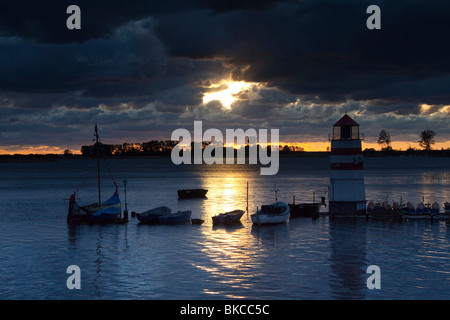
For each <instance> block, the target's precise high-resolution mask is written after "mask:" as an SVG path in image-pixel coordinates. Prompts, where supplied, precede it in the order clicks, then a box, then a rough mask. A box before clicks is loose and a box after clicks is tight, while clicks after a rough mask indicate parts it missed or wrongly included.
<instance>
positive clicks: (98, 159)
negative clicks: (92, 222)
mask: <svg viewBox="0 0 450 320" xmlns="http://www.w3.org/2000/svg"><path fill="white" fill-rule="evenodd" d="M95 144H96V145H97V183H98V206H99V207H100V206H101V205H102V198H101V195H100V145H99V143H98V131H97V124H95Z"/></svg>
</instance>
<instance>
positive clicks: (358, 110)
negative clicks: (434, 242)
mask: <svg viewBox="0 0 450 320" xmlns="http://www.w3.org/2000/svg"><path fill="white" fill-rule="evenodd" d="M71 4H76V5H78V6H79V7H80V9H81V30H69V29H67V27H66V20H67V18H68V17H69V14H67V13H66V9H67V7H68V6H69V5H71ZM371 4H376V5H379V6H380V8H381V30H369V29H368V28H367V27H366V20H367V18H368V17H369V14H367V13H366V9H367V7H368V6H369V5H371ZM449 85H450V2H446V1H436V0H434V1H433V0H431V1H430V0H427V1H422V0H391V1H379V0H378V1H376V0H370V1H366V0H296V1H288V0H286V1H282V0H280V1H270V0H248V1H242V0H241V1H233V0H227V1H221V0H216V1H206V0H192V1H181V0H165V1H156V0H154V1H149V0H146V1H113V0H108V1H103V0H96V1H87V0H74V1H70V2H69V1H64V0H55V1H49V0H47V1H31V0H29V1H27V0H22V1H20V0H17V1H8V2H6V1H4V2H3V3H2V4H0V114H1V116H0V153H15V152H25V153H30V152H48V151H55V152H60V151H62V150H64V149H67V148H68V149H71V150H74V151H79V150H80V147H81V145H86V144H90V143H92V133H93V128H94V124H95V123H98V125H99V130H100V135H101V138H102V141H103V142H105V143H123V142H144V141H148V140H152V139H158V140H166V139H170V137H171V133H172V132H173V130H175V129H176V128H186V129H189V130H191V129H192V128H193V122H194V120H203V127H204V129H207V128H218V129H221V130H224V131H223V132H225V128H230V129H237V128H243V129H248V128H256V129H257V128H269V129H270V128H274V129H279V130H280V140H281V142H282V143H283V142H290V143H302V144H303V145H304V146H308V148H311V149H314V148H321V149H326V147H327V146H328V145H329V143H328V133H331V127H332V125H333V124H334V123H335V122H336V121H337V120H338V119H339V118H340V117H341V116H342V115H343V114H344V113H345V112H347V113H348V114H349V115H351V116H352V117H353V118H354V119H355V120H356V121H357V122H358V123H359V124H360V125H361V132H364V134H365V146H366V147H368V146H371V144H374V143H375V144H376V140H377V138H378V134H379V132H380V131H381V130H382V129H385V130H388V131H389V132H390V133H391V138H392V140H393V142H394V147H396V143H398V145H397V146H398V147H400V148H403V149H405V148H407V147H408V145H411V146H412V147H418V142H417V141H418V139H419V134H420V131H421V130H423V129H427V128H430V129H433V130H435V132H436V133H437V136H436V140H437V142H438V143H437V144H436V148H441V147H445V148H448V147H450V121H449V120H450V90H449V88H450V86H449ZM400 142H401V143H402V144H400Z"/></svg>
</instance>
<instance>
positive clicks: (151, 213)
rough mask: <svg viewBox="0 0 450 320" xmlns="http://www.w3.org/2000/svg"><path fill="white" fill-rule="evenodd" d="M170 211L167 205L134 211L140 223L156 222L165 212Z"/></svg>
mask: <svg viewBox="0 0 450 320" xmlns="http://www.w3.org/2000/svg"><path fill="white" fill-rule="evenodd" d="M170 213H172V210H170V208H169V207H166V206H161V207H156V208H153V209H150V210H147V211H144V212H141V213H136V218H137V219H138V220H139V221H140V222H142V223H155V224H156V223H158V218H159V217H160V216H162V215H165V214H170Z"/></svg>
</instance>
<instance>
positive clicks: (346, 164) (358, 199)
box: [329, 114, 366, 216]
mask: <svg viewBox="0 0 450 320" xmlns="http://www.w3.org/2000/svg"><path fill="white" fill-rule="evenodd" d="M361 138H362V134H360V133H359V124H358V123H356V121H355V120H353V119H352V118H350V117H349V116H348V115H347V114H345V115H344V116H343V117H342V118H341V119H339V121H338V122H336V123H335V124H334V126H333V134H332V139H331V157H330V169H331V174H330V194H329V213H330V215H332V216H334V215H336V216H338V215H339V216H349V215H362V214H365V213H366V192H365V188H364V171H363V156H362V151H361Z"/></svg>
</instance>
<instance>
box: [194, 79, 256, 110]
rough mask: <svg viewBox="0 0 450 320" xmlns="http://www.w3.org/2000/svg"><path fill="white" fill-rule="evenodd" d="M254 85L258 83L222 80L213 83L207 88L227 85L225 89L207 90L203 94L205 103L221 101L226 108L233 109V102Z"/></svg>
mask: <svg viewBox="0 0 450 320" xmlns="http://www.w3.org/2000/svg"><path fill="white" fill-rule="evenodd" d="M254 85H258V84H257V83H254V82H245V81H232V80H222V81H220V82H219V83H217V84H213V85H211V86H209V87H207V88H208V89H214V88H220V87H225V89H223V90H220V91H210V92H205V93H204V95H203V103H204V104H206V103H208V102H210V101H219V102H220V103H221V104H222V105H223V106H224V107H225V108H226V109H231V105H232V104H233V102H235V101H236V100H239V98H238V95H239V93H242V92H243V91H245V90H248V89H249V88H251V87H252V86H254Z"/></svg>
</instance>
